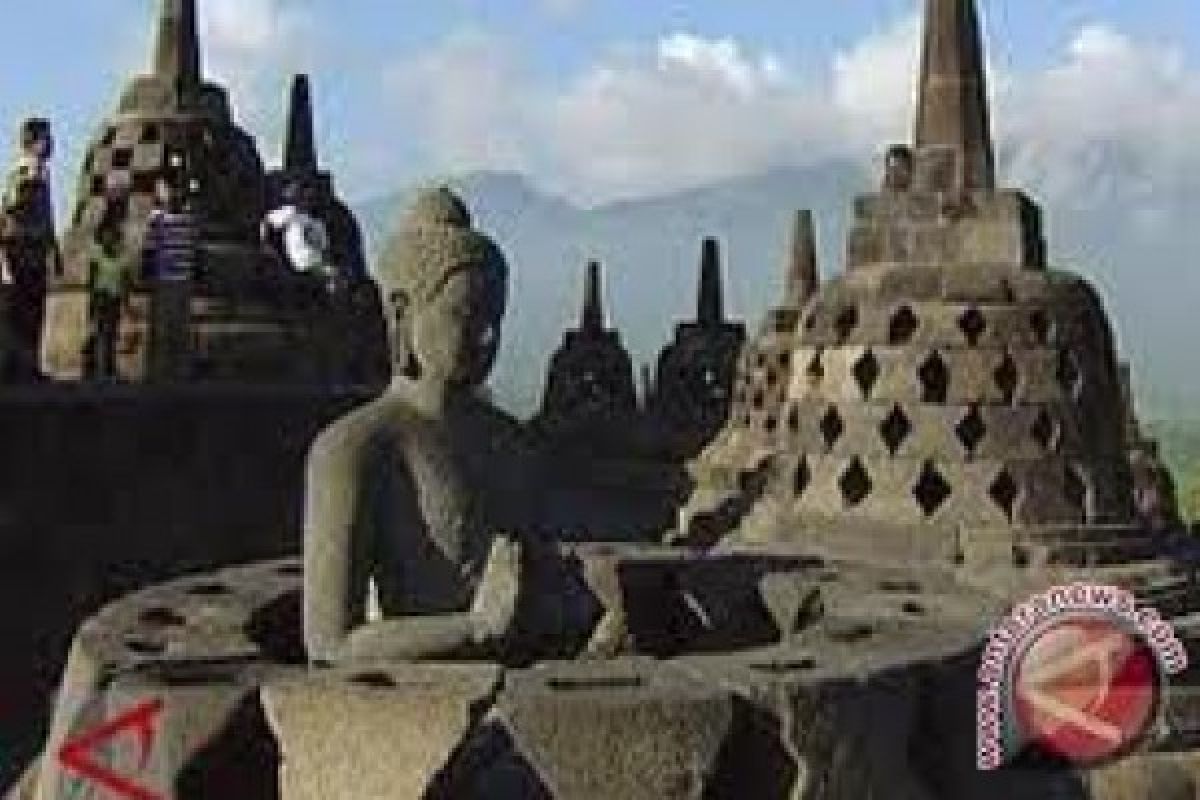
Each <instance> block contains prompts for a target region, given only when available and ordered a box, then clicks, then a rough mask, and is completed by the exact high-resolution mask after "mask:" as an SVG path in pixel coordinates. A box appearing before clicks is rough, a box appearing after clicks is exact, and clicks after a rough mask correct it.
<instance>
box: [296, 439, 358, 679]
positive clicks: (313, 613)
mask: <svg viewBox="0 0 1200 800" xmlns="http://www.w3.org/2000/svg"><path fill="white" fill-rule="evenodd" d="M348 433H350V431H347V430H346V429H345V428H343V427H341V426H339V425H335V426H334V427H333V428H330V429H329V430H327V431H326V432H325V433H323V434H322V435H321V436H320V437H319V438H318V439H317V441H316V443H315V444H314V445H313V447H312V450H311V451H310V453H309V457H308V472H307V482H306V488H305V510H304V642H305V645H306V646H307V648H308V655H309V658H310V659H311V660H312V661H316V662H326V663H332V662H334V661H336V660H337V659H338V657H339V654H340V653H341V651H342V649H343V646H344V645H345V642H346V639H347V637H348V636H349V634H350V631H351V630H352V629H353V628H354V627H355V626H357V625H358V624H360V623H361V622H362V619H363V616H364V610H363V604H364V598H365V596H366V587H367V580H368V568H367V552H366V551H367V549H368V544H369V541H370V537H371V530H370V515H369V512H368V509H367V508H366V506H367V505H368V504H367V502H365V501H366V500H367V498H366V497H365V493H366V491H367V490H368V485H367V483H366V481H365V480H364V478H365V476H364V474H363V473H364V472H365V470H364V469H363V460H364V458H365V448H363V447H361V446H359V445H360V443H359V442H355V441H353V439H354V438H355V437H353V436H348V435H347V434H348Z"/></svg>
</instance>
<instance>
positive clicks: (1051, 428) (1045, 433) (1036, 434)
mask: <svg viewBox="0 0 1200 800" xmlns="http://www.w3.org/2000/svg"><path fill="white" fill-rule="evenodd" d="M1030 432H1031V433H1032V434H1033V439H1034V441H1036V442H1037V443H1038V444H1039V445H1041V446H1042V449H1043V450H1046V451H1047V452H1053V451H1054V450H1057V449H1058V441H1059V434H1060V432H1061V428H1060V427H1059V424H1058V422H1057V421H1055V419H1054V417H1052V416H1050V414H1049V413H1048V412H1046V411H1045V410H1043V411H1042V412H1041V413H1039V414H1038V417H1037V419H1036V420H1034V422H1033V428H1032V429H1031V430H1030Z"/></svg>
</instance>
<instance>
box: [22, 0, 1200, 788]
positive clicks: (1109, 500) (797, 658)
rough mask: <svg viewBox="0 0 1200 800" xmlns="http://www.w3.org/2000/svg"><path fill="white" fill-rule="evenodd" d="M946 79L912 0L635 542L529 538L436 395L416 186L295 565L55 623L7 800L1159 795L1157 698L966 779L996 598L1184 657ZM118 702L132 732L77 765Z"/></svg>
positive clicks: (434, 256) (1022, 211)
mask: <svg viewBox="0 0 1200 800" xmlns="http://www.w3.org/2000/svg"><path fill="white" fill-rule="evenodd" d="M984 63H985V59H984V55H983V46H982V36H981V30H980V25H979V22H978V19H977V15H976V7H975V3H974V0H927V3H926V25H925V36H924V57H923V60H922V74H921V77H920V82H919V89H918V98H919V99H918V120H917V126H916V138H915V141H914V143H913V146H912V147H896V148H893V149H891V150H890V151H889V154H888V159H887V170H886V176H885V180H884V185H883V188H882V190H881V191H880V192H877V193H874V194H870V195H867V196H864V197H862V198H859V199H858V200H857V201H856V203H855V208H854V225H853V228H852V230H851V233H850V237H849V242H848V246H847V249H846V255H847V258H846V261H847V264H846V270H845V272H844V274H843V275H841V276H840V277H838V278H835V279H833V280H830V281H828V282H826V283H825V284H823V285H820V286H818V285H817V280H816V269H815V259H814V257H813V255H812V254H813V252H815V250H814V248H813V247H812V244H811V241H812V227H811V223H810V221H809V218H808V217H807V216H805V215H801V216H799V217H798V221H797V226H796V230H797V234H796V244H795V247H794V253H793V258H792V264H791V268H790V280H789V282H788V291H787V296H786V297H785V299H784V302H783V303H782V304H781V306H780V307H779V308H778V309H776V310H774V311H773V312H772V313H771V314H770V317H769V319H768V321H767V323H766V324H765V325H764V326H763V328H762V329H761V330H760V333H759V335H758V336H757V337H756V338H755V339H754V341H752V342H750V343H749V344H748V345H747V346H746V348H745V351H744V353H743V356H742V358H741V359H740V366H739V369H738V372H739V374H738V376H737V378H736V381H735V384H734V385H735V393H734V396H733V398H732V410H731V418H730V419H729V421H728V423H727V424H726V426H725V429H724V430H723V431H722V432H721V433H720V434H719V435H718V436H717V439H716V440H715V441H714V442H713V444H711V445H710V447H709V448H708V449H707V450H706V452H704V453H703V454H702V455H701V456H700V457H699V458H698V459H697V461H696V463H695V464H694V465H693V473H694V475H695V478H696V483H697V487H696V491H695V493H694V495H693V497H692V499H691V500H690V501H689V502H688V504H687V505H686V506H685V508H683V509H682V510H681V513H680V515H679V518H680V524H679V529H678V530H677V531H674V532H672V533H670V534H665V535H664V542H665V543H664V544H661V545H637V544H625V545H617V544H598V543H579V542H574V543H569V544H568V543H563V542H561V541H558V540H557V539H558V537H557V535H556V534H558V533H559V531H558V530H557V528H556V525H560V524H562V521H561V520H559V519H555V520H554V521H553V522H552V524H547V517H546V515H545V514H544V513H543V512H544V509H543V508H542V506H541V494H540V493H539V492H538V491H537V487H539V486H544V485H546V481H547V480H549V479H550V477H551V476H549V475H548V473H547V470H548V469H550V470H552V469H553V464H554V461H553V460H552V459H547V458H546V457H545V455H546V454H545V453H543V452H541V451H540V445H539V442H538V439H537V437H530V436H526V435H525V434H524V432H523V430H522V428H521V426H520V425H518V424H516V423H515V422H514V421H513V420H512V419H511V418H509V417H507V415H505V414H503V413H501V412H499V411H498V410H497V409H495V408H493V407H492V406H491V405H490V404H489V402H488V400H487V399H486V397H485V396H482V394H481V393H480V392H478V391H476V390H477V389H478V388H479V387H480V386H481V385H482V384H483V382H484V381H485V380H486V378H487V376H488V374H489V372H490V370H491V368H492V365H493V361H494V358H495V355H496V350H497V346H498V338H499V335H500V331H501V326H502V320H503V317H504V314H505V310H506V305H507V301H508V297H507V291H506V288H507V287H506V283H507V276H508V265H507V264H506V263H505V260H504V257H503V254H502V253H501V252H500V250H499V248H497V247H496V246H495V244H494V243H493V242H492V241H491V240H490V239H489V238H488V236H487V235H486V233H485V232H483V231H480V230H478V229H477V228H476V226H475V224H474V222H473V220H472V217H471V214H470V213H469V210H468V209H467V208H466V206H465V204H464V203H463V202H462V201H461V200H460V199H458V198H457V197H455V196H454V195H453V194H452V193H450V192H449V191H447V190H433V191H429V192H426V193H423V194H422V195H421V196H420V198H419V199H418V200H417V202H416V203H415V204H414V207H413V208H412V209H411V210H410V211H409V212H408V213H407V214H406V215H405V216H404V217H403V218H402V219H401V220H400V222H399V224H398V226H397V230H396V233H395V235H394V238H393V240H392V243H391V244H390V245H389V247H388V249H387V255H385V257H384V258H383V259H381V262H380V263H379V264H378V265H377V269H376V276H377V278H378V280H379V281H380V283H381V284H382V289H383V296H384V298H385V301H386V304H387V314H386V317H387V320H388V325H389V326H390V335H389V341H390V343H391V364H392V372H393V381H392V382H391V383H390V384H389V387H388V389H387V390H385V391H384V392H383V394H382V395H381V396H380V397H379V398H378V399H376V400H374V401H372V402H370V403H368V404H366V405H364V406H362V407H360V408H358V409H356V410H355V411H354V412H352V413H351V414H349V415H347V416H346V417H344V418H342V419H340V420H339V421H337V422H336V423H334V424H333V425H332V426H330V427H329V428H328V429H326V431H325V432H324V433H322V434H321V436H320V437H319V438H318V440H317V442H316V444H315V445H314V446H313V448H312V451H311V453H310V457H309V464H308V472H307V484H306V499H307V502H306V514H305V523H304V552H303V558H302V559H285V560H282V561H271V562H264V563H258V564H252V565H249V566H243V567H237V568H231V569H228V570H225V571H222V572H217V573H208V574H200V575H194V576H191V577H187V578H184V579H180V580H178V581H174V582H170V583H165V584H162V585H158V586H155V587H152V588H150V589H147V590H145V591H142V592H139V593H136V594H132V595H129V596H127V597H125V598H123V599H121V600H119V601H117V602H115V603H113V604H111V605H109V606H108V607H107V608H105V609H104V610H103V611H101V612H100V613H99V614H97V615H95V616H94V617H93V618H91V619H90V620H89V621H88V622H87V623H86V624H85V625H83V627H82V628H81V629H80V631H79V632H78V635H77V637H76V639H75V642H74V646H73V648H72V652H71V657H70V662H69V664H68V666H67V669H66V672H65V675H64V677H63V681H62V688H61V692H60V694H59V697H58V703H57V707H56V712H55V717H54V721H53V726H52V729H51V732H50V734H49V737H48V739H47V743H46V747H45V749H44V751H43V755H42V757H41V759H40V760H39V761H37V762H36V763H34V764H32V765H31V766H30V768H29V770H28V772H27V773H26V776H25V779H24V781H23V782H22V783H21V785H20V786H18V787H16V788H15V789H14V790H13V793H12V796H13V797H14V798H17V799H19V800H24V799H25V798H37V799H38V800H50V799H51V798H54V799H57V798H65V797H69V796H72V793H73V792H77V791H79V788H80V781H79V770H78V764H79V763H80V758H81V756H87V757H89V758H103V759H104V762H103V763H104V767H105V769H107V770H110V771H112V772H115V773H117V774H120V775H125V776H135V777H136V781H137V784H138V786H139V787H143V788H144V791H147V792H150V793H153V795H154V796H161V797H172V798H211V797H238V798H246V799H247V800H257V798H263V800H266V799H267V798H286V800H299V799H300V798H304V799H305V800H307V799H308V798H313V800H316V799H317V798H320V800H340V799H341V798H345V800H373V799H374V798H424V799H426V800H472V799H475V798H479V799H481V800H483V799H487V798H493V799H495V800H501V799H502V798H503V799H505V800H508V799H509V798H537V799H539V800H568V799H569V800H576V799H578V800H591V799H593V798H614V800H616V799H618V798H619V799H620V800H641V798H645V800H662V798H680V799H683V798H696V799H697V800H700V799H702V798H703V799H704V800H725V799H728V800H733V799H734V798H746V797H752V798H766V799H768V800H770V799H772V798H778V799H779V800H784V799H785V798H806V799H807V798H812V799H813V800H825V799H828V800H862V799H863V798H873V797H886V798H889V799H891V798H895V799H896V800H976V799H977V798H978V799H982V798H1015V799H1017V800H1023V799H1024V798H1029V799H1030V800H1033V799H1034V798H1047V797H1055V798H1072V799H1075V798H1078V800H1126V798H1128V800H1133V799H1134V798H1171V799H1174V798H1186V797H1194V796H1195V793H1196V787H1197V782H1198V781H1200V755H1197V753H1196V751H1195V749H1194V748H1195V745H1196V735H1197V732H1198V729H1197V724H1196V723H1197V722H1198V721H1200V717H1198V716H1197V714H1196V713H1195V711H1194V709H1195V700H1194V692H1193V691H1192V690H1191V688H1190V684H1189V682H1188V681H1182V682H1180V684H1179V685H1176V686H1173V687H1171V691H1170V693H1169V694H1168V696H1167V699H1166V703H1165V706H1164V708H1163V709H1162V711H1163V714H1162V720H1163V723H1164V724H1163V726H1162V729H1161V730H1159V729H1155V730H1154V731H1153V732H1152V735H1151V736H1149V737H1148V738H1146V739H1144V740H1141V741H1139V742H1138V743H1137V749H1136V752H1135V753H1134V754H1133V755H1131V756H1130V757H1129V758H1127V759H1125V760H1122V761H1119V762H1116V763H1113V764H1110V765H1107V766H1105V767H1103V768H1101V769H1096V770H1091V771H1084V770H1077V769H1068V768H1065V767H1062V766H1061V765H1060V766H1059V768H1057V769H1047V768H1045V766H1044V765H1043V766H1040V767H1039V766H1037V765H1035V764H1032V763H1026V762H1023V761H1019V762H1018V763H1017V764H1015V765H1013V766H1011V767H1010V768H1006V769H1003V770H999V771H994V772H981V771H980V770H979V769H977V767H976V751H975V747H976V740H975V731H976V721H977V720H976V706H975V699H976V688H977V671H978V669H979V666H980V649H981V646H982V644H983V639H984V637H985V635H986V628H987V626H988V625H989V624H991V622H992V621H995V620H998V619H999V618H1000V617H1001V615H1002V614H1003V613H1004V611H1005V610H1006V609H1007V608H1008V607H1009V606H1010V604H1011V603H1012V601H1013V599H1014V598H1015V597H1017V596H1019V595H1020V594H1023V593H1025V592H1027V591H1029V590H1030V589H1033V588H1037V587H1044V586H1048V585H1050V584H1053V583H1056V582H1059V581H1062V580H1072V579H1076V578H1079V577H1088V578H1092V579H1098V580H1105V581H1111V582H1114V583H1118V584H1121V585H1123V586H1126V587H1128V588H1129V589H1131V590H1133V591H1135V592H1136V593H1137V594H1138V596H1139V598H1140V599H1141V600H1142V601H1145V602H1150V603H1153V604H1154V605H1155V606H1156V607H1157V608H1158V609H1159V610H1160V611H1161V612H1162V613H1163V614H1164V615H1165V616H1170V617H1173V618H1176V619H1177V620H1178V621H1179V623H1180V625H1179V627H1180V631H1181V633H1182V634H1183V635H1184V637H1185V639H1186V638H1187V636H1188V634H1189V618H1188V617H1187V615H1188V613H1189V612H1190V611H1191V610H1192V609H1193V608H1195V607H1197V606H1196V602H1195V601H1196V599H1197V594H1196V592H1195V586H1194V580H1193V578H1192V573H1193V572H1194V568H1193V566H1192V564H1190V563H1188V562H1186V561H1185V560H1183V557H1184V556H1186V555H1187V553H1186V552H1184V551H1183V550H1182V548H1178V547H1176V546H1175V545H1176V540H1175V538H1174V536H1173V531H1172V529H1171V528H1172V526H1171V525H1170V524H1163V520H1162V519H1158V520H1156V521H1154V523H1153V524H1151V522H1150V521H1148V520H1146V519H1144V518H1143V516H1142V514H1141V511H1140V510H1139V509H1144V508H1148V507H1150V504H1139V503H1138V502H1137V499H1138V487H1139V486H1140V487H1141V488H1142V489H1145V490H1152V489H1153V488H1154V487H1155V486H1156V485H1158V487H1159V490H1162V491H1165V490H1166V484H1167V483H1168V482H1164V481H1157V482H1156V480H1155V479H1150V480H1147V479H1146V478H1144V477H1143V478H1138V476H1137V474H1135V473H1137V472H1138V470H1135V469H1134V466H1133V465H1134V458H1133V456H1131V453H1133V452H1134V451H1135V450H1137V451H1144V453H1143V456H1141V457H1145V454H1150V455H1152V450H1153V448H1152V447H1149V446H1147V445H1146V444H1145V443H1144V442H1138V443H1135V442H1131V441H1130V436H1129V430H1130V429H1131V428H1134V427H1136V426H1133V425H1132V424H1131V413H1132V412H1131V409H1130V408H1129V402H1128V401H1127V399H1126V394H1127V392H1126V391H1125V387H1124V386H1123V380H1122V375H1121V368H1120V366H1119V364H1118V362H1117V357H1116V353H1115V349H1114V343H1113V336H1112V332H1111V330H1110V327H1109V323H1108V319H1107V315H1106V313H1105V311H1104V308H1103V306H1102V304H1101V302H1100V300H1099V298H1098V296H1097V294H1096V292H1095V291H1094V290H1092V289H1091V287H1090V286H1089V285H1088V283H1087V282H1085V281H1084V280H1083V279H1081V278H1079V277H1077V276H1074V275H1071V274H1069V273H1065V272H1059V271H1055V270H1051V269H1050V268H1049V267H1048V264H1047V256H1046V252H1047V250H1046V246H1045V242H1044V238H1043V234H1042V229H1041V219H1040V213H1039V211H1038V208H1037V206H1036V205H1035V204H1034V203H1033V201H1032V200H1031V199H1029V198H1028V197H1027V196H1025V195H1024V194H1022V193H1021V192H1019V191H1012V190H1002V189H999V188H998V186H997V181H996V175H995V164H994V155H993V150H992V143H991V133H990V121H989V119H988V103H987V92H986V80H985V72H984ZM516 301H517V302H519V298H517V299H516ZM586 322H587V324H586V325H585V327H586V328H587V329H588V331H589V333H590V334H596V335H597V336H596V337H595V338H597V339H600V338H604V337H600V336H599V334H602V333H604V331H605V326H604V321H603V319H602V318H600V319H596V318H593V319H591V320H588V321H586ZM576 338H578V337H576ZM610 341H611V339H610ZM628 371H629V370H626V369H625V365H624V364H623V363H622V364H621V373H622V374H621V380H622V382H623V384H624V383H628V381H626V375H625V373H626V372H628ZM1142 472H1143V473H1153V470H1149V471H1147V470H1142ZM1167 505H1169V504H1168V503H1166V502H1165V500H1164V502H1163V503H1161V504H1159V507H1166V506H1167ZM129 714H133V715H134V717H133V718H135V719H139V720H152V724H146V725H144V726H142V727H140V728H138V729H137V730H136V731H134V732H132V733H131V734H130V735H128V736H126V737H124V738H120V739H117V738H112V746H111V747H102V748H96V747H94V745H95V744H96V741H95V740H96V735H95V731H97V730H101V731H104V730H106V729H105V727H104V726H105V723H106V720H113V719H126V718H127V717H128V715H129ZM123 715H124V716H123ZM147 731H149V733H147ZM89 732H91V733H90V734H89ZM108 733H109V734H112V731H108ZM135 733H138V734H141V735H140V736H139V735H134V734H135ZM110 738H111V737H110ZM89 748H91V749H89ZM72 765H74V767H73V766H72Z"/></svg>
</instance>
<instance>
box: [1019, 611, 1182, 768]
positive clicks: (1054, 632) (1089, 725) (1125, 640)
mask: <svg viewBox="0 0 1200 800" xmlns="http://www.w3.org/2000/svg"><path fill="white" fill-rule="evenodd" d="M1013 678H1014V685H1013V695H1012V698H1013V708H1014V709H1015V712H1016V721H1017V725H1018V727H1019V729H1020V732H1021V733H1022V734H1023V738H1024V740H1025V742H1027V743H1030V744H1035V745H1037V746H1038V747H1040V748H1041V749H1042V750H1043V751H1045V752H1047V753H1049V754H1050V755H1053V756H1057V757H1060V758H1064V759H1067V760H1068V761H1070V762H1072V763H1075V764H1081V765H1086V764H1095V763H1097V762H1099V761H1104V760H1106V759H1109V758H1113V757H1115V756H1118V755H1120V754H1121V753H1123V752H1124V751H1126V750H1128V749H1129V748H1130V747H1131V746H1132V745H1134V744H1136V743H1137V741H1138V739H1140V738H1141V737H1142V735H1143V734H1145V733H1146V731H1147V730H1149V728H1150V725H1151V722H1152V721H1153V719H1154V715H1155V713H1156V711H1157V708H1158V698H1159V686H1160V682H1159V672H1158V662H1157V660H1156V658H1155V656H1154V652H1153V651H1152V650H1151V649H1150V647H1149V645H1147V644H1146V642H1144V641H1143V640H1142V638H1141V637H1139V636H1136V635H1134V634H1132V633H1130V632H1129V631H1127V630H1126V629H1125V628H1124V627H1122V626H1121V625H1120V624H1119V623H1118V622H1116V621H1115V620H1113V619H1111V618H1109V617H1105V616H1102V615H1098V614H1096V615H1071V616H1068V617H1062V618H1060V619H1056V620H1054V621H1053V622H1052V623H1050V624H1049V625H1047V626H1046V627H1045V628H1042V629H1041V630H1040V631H1038V632H1037V634H1036V635H1035V636H1034V637H1032V638H1031V639H1030V641H1029V643H1028V645H1027V646H1026V647H1025V649H1024V651H1023V652H1022V653H1021V655H1020V657H1019V659H1018V660H1017V662H1016V668H1015V670H1014V672H1013Z"/></svg>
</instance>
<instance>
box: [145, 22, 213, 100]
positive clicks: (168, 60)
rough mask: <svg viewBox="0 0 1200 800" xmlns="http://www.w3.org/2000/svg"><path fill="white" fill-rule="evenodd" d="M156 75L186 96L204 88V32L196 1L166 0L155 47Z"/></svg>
mask: <svg viewBox="0 0 1200 800" xmlns="http://www.w3.org/2000/svg"><path fill="white" fill-rule="evenodd" d="M154 73H155V74H156V75H158V76H160V77H162V78H166V79H167V80H169V81H171V82H172V83H173V84H174V85H175V87H176V88H177V89H178V91H179V92H180V93H181V94H182V93H184V92H186V91H191V90H194V89H196V88H198V87H199V86H200V83H201V81H202V79H203V78H202V72H201V66H200V33H199V29H198V27H197V24H196V0H162V6H161V10H160V12H159V17H158V33H157V38H156V41H155V46H154Z"/></svg>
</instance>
